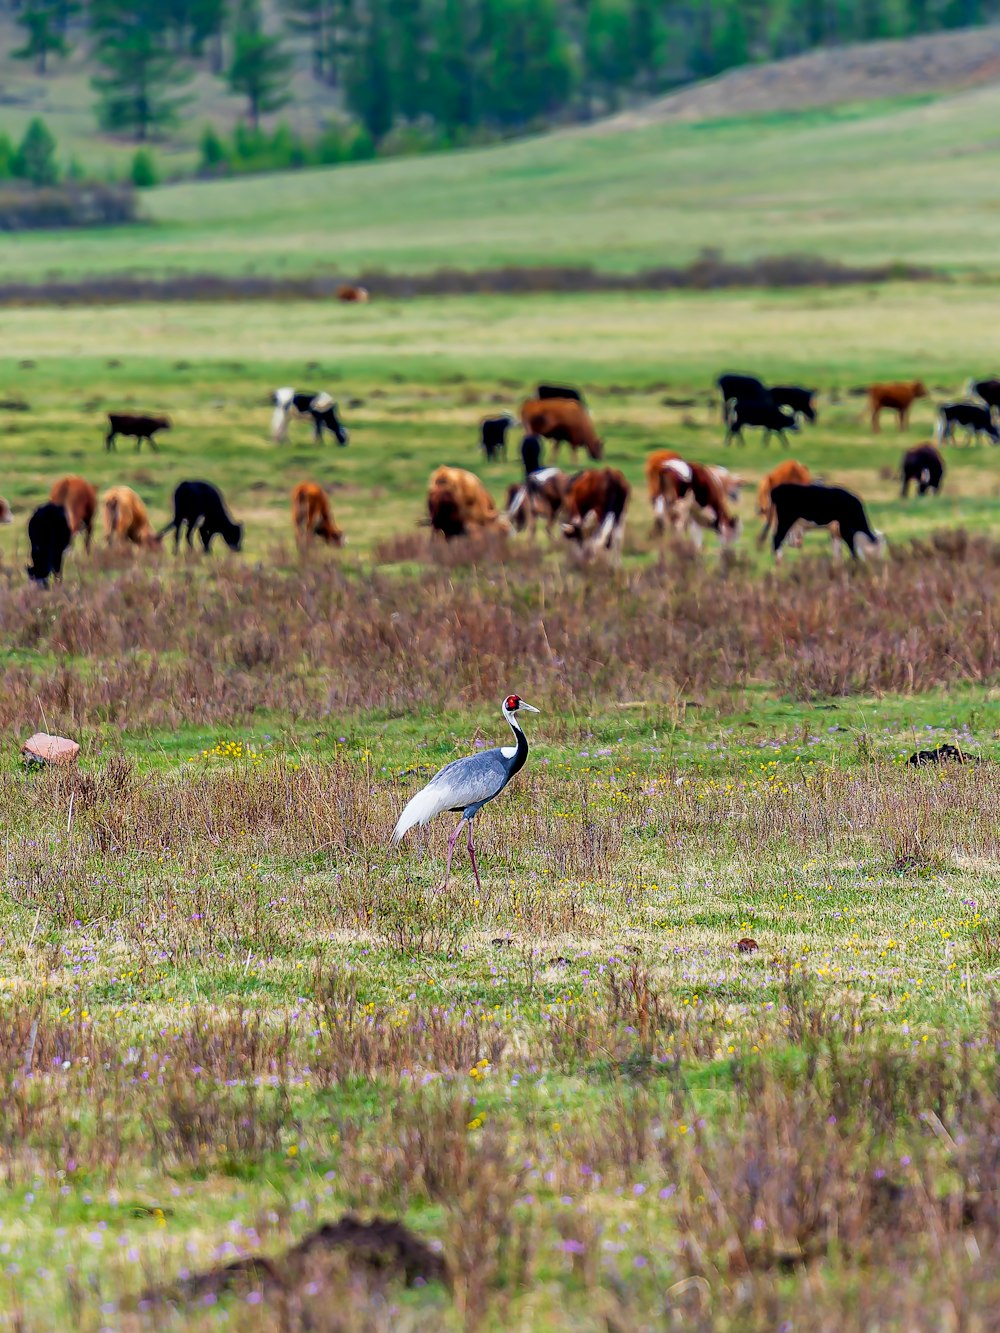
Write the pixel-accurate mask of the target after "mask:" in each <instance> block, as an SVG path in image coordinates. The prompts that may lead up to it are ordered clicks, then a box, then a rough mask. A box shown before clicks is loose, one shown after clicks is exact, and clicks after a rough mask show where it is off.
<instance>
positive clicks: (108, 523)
mask: <svg viewBox="0 0 1000 1333" xmlns="http://www.w3.org/2000/svg"><path fill="white" fill-rule="evenodd" d="M101 503H102V505H103V506H104V535H105V536H106V537H107V539H108V542H109V543H110V542H112V541H117V542H126V543H128V542H131V544H132V545H133V546H159V545H160V542H161V540H162V539H161V538H160V537H158V536H157V535H156V533H155V532H154V531H153V525H152V524H151V523H150V521H149V515H148V514H147V513H146V506H145V505H144V504H143V503H142V501H141V500H140V499H139V497H138V496H137V495H136V493H135V491H133V490H132V489H131V488H130V487H128V486H112V487H111V489H110V490H108V491H105V492H104V495H103V496H102V498H101Z"/></svg>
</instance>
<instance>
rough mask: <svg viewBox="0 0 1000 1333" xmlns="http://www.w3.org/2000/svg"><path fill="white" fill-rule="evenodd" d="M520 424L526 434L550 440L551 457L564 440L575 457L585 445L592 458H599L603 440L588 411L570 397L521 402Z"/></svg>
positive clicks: (602, 451) (602, 452)
mask: <svg viewBox="0 0 1000 1333" xmlns="http://www.w3.org/2000/svg"><path fill="white" fill-rule="evenodd" d="M521 424H522V425H523V426H524V429H525V430H526V431H527V433H528V434H529V435H541V436H543V437H544V438H545V439H546V440H551V441H552V457H553V458H555V456H556V454H557V453H558V452H559V446H560V444H562V443H563V442H564V441H565V443H566V444H568V445H569V447H570V449H571V450H572V454H573V457H574V458H575V457H576V451H577V449H586V451H587V453H588V454H589V455H590V457H591V458H601V457H602V456H603V454H604V442H603V440H600V439H598V436H597V431H596V430H595V429H594V423H593V421H592V420H591V418H590V413H589V412H588V411H587V409H586V408H585V407H584V405H583V404H582V403H578V402H577V401H576V400H575V399H573V398H529V399H527V401H526V402H524V403H522V404H521Z"/></svg>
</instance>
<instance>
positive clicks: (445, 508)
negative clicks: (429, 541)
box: [427, 467, 508, 541]
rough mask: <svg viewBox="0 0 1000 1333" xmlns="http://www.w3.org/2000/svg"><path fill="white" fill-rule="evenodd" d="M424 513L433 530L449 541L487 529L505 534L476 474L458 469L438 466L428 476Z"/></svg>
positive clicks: (494, 507)
mask: <svg viewBox="0 0 1000 1333" xmlns="http://www.w3.org/2000/svg"><path fill="white" fill-rule="evenodd" d="M427 513H428V517H429V520H430V525H431V528H432V529H433V531H434V532H437V533H440V534H441V535H442V536H443V537H444V538H445V539H446V540H449V541H450V540H451V538H452V537H464V536H467V535H468V534H470V533H472V532H482V531H484V530H485V529H487V528H495V529H498V530H499V531H502V532H506V530H507V527H508V524H507V521H506V520H505V519H501V517H500V515H499V514H498V513H497V507H496V505H495V504H494V503H493V500H492V499H491V497H490V493H489V491H487V489H486V487H485V486H484V485H483V483H482V482H481V481H480V480H479V478H478V477H477V476H476V474H475V473H474V472H467V471H466V470H465V468H461V467H439V468H437V469H436V471H434V472H433V473H432V474H431V479H430V484H429V485H428V488H427Z"/></svg>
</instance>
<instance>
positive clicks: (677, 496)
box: [653, 458, 740, 545]
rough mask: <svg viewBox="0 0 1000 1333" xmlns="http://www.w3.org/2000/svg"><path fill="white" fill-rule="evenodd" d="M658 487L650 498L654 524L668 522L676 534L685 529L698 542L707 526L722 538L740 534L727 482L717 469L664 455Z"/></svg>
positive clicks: (659, 526) (725, 539)
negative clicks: (665, 458)
mask: <svg viewBox="0 0 1000 1333" xmlns="http://www.w3.org/2000/svg"><path fill="white" fill-rule="evenodd" d="M659 476H660V491H659V494H658V495H657V497H656V499H655V500H654V501H653V509H654V512H655V514H656V520H657V528H658V530H659V531H662V530H663V527H664V522H667V523H669V525H670V526H671V528H673V530H674V532H675V533H677V535H680V534H682V533H684V532H688V533H689V534H690V536H691V537H692V538H693V539H694V541H695V542H696V544H698V545H700V544H701V529H702V528H710V529H711V530H712V531H713V532H716V533H718V535H719V537H720V538H721V539H722V540H723V541H724V542H730V541H733V540H735V538H736V537H737V536H738V535H739V531H740V524H739V520H738V519H737V518H736V516H735V515H734V514H733V513H732V511H731V510H730V508H729V500H728V489H729V488H728V485H727V481H726V479H725V478H724V477H720V476H719V475H718V472H717V470H716V469H714V468H711V467H707V466H706V465H705V464H704V463H689V462H688V461H687V460H686V459H683V458H671V459H667V460H666V462H664V463H663V464H662V465H661V467H660V472H659Z"/></svg>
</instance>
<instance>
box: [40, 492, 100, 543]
mask: <svg viewBox="0 0 1000 1333" xmlns="http://www.w3.org/2000/svg"><path fill="white" fill-rule="evenodd" d="M49 499H50V500H51V501H52V503H53V504H56V505H62V507H63V508H64V509H65V510H66V519H67V521H68V523H69V530H70V533H71V534H73V535H74V536H75V534H76V533H78V532H79V531H80V529H81V528H82V529H83V532H84V538H83V541H84V545H85V546H86V548H87V550H88V551H89V550H90V539H91V537H92V536H93V535H94V516H95V514H96V513H97V491H96V490H95V489H94V487H93V486H91V484H90V482H89V481H84V479H83V477H74V476H69V477H60V478H59V480H58V481H57V482H56V483H55V485H54V486H53V487H52V489H51V491H49Z"/></svg>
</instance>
